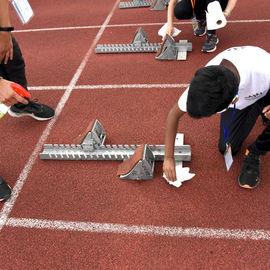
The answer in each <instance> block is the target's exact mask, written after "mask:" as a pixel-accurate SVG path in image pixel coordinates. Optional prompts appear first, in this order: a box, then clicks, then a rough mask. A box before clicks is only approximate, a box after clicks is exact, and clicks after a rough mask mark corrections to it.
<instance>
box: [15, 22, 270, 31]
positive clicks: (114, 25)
mask: <svg viewBox="0 0 270 270" xmlns="http://www.w3.org/2000/svg"><path fill="white" fill-rule="evenodd" d="M269 22H270V19H262V20H257V19H254V20H252V19H251V20H230V21H228V23H269ZM164 23H165V22H162V23H130V24H111V25H106V28H113V27H132V26H154V25H163V24H164ZM190 23H191V22H190V21H185V22H175V23H174V24H175V25H181V24H190ZM101 27H102V26H101V25H95V26H93V25H88V26H69V27H55V28H37V29H24V30H15V31H13V33H25V32H43V31H62V30H80V29H82V30H83V29H99V28H101Z"/></svg>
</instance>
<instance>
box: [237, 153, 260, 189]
mask: <svg viewBox="0 0 270 270" xmlns="http://www.w3.org/2000/svg"><path fill="white" fill-rule="evenodd" d="M260 181H261V179H260V156H259V155H256V154H254V153H251V152H249V151H248V150H247V151H246V155H245V158H244V163H243V166H242V170H241V173H240V176H239V178H238V183H239V185H240V186H241V187H243V188H250V189H252V188H255V187H257V186H258V185H259V183H260Z"/></svg>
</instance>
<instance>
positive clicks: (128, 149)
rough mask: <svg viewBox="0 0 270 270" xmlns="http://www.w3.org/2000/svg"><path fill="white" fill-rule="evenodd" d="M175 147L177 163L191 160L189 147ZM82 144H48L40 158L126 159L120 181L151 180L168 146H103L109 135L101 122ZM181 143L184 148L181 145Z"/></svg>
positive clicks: (120, 172)
mask: <svg viewBox="0 0 270 270" xmlns="http://www.w3.org/2000/svg"><path fill="white" fill-rule="evenodd" d="M181 138H182V139H181V140H182V141H181V142H180V143H178V145H176V146H175V149H174V157H175V161H181V162H182V161H190V160H191V150H190V146H189V145H183V144H182V142H183V136H182V137H181ZM80 139H82V141H81V143H80V144H45V145H44V146H43V152H42V153H40V154H39V157H40V158H41V159H53V160H123V161H124V162H123V163H122V165H120V167H119V170H118V175H120V178H121V179H133V180H142V179H152V177H153V171H154V162H155V161H162V160H164V155H165V145H128V144H125V145H115V144H114V145H104V142H105V139H106V133H105V130H104V128H103V127H102V125H101V124H100V122H99V121H98V120H95V121H92V122H91V124H90V125H89V126H88V131H87V132H83V136H81V138H80ZM180 144H181V145H180Z"/></svg>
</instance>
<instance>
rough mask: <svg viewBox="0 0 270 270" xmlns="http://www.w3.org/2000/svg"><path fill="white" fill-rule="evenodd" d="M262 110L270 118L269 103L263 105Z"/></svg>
mask: <svg viewBox="0 0 270 270" xmlns="http://www.w3.org/2000/svg"><path fill="white" fill-rule="evenodd" d="M262 112H263V114H264V116H265V117H266V118H268V119H269V120H270V105H269V106H266V107H264V109H263V111H262Z"/></svg>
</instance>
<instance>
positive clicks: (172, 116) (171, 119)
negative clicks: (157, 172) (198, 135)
mask: <svg viewBox="0 0 270 270" xmlns="http://www.w3.org/2000/svg"><path fill="white" fill-rule="evenodd" d="M184 114H185V112H183V111H181V110H180V109H179V107H178V104H177V103H176V104H175V105H174V106H173V107H172V109H171V110H170V112H169V114H168V117H167V122H166V134H165V156H164V162H163V171H164V173H165V174H166V177H167V178H168V179H169V180H170V181H175V180H176V171H175V161H174V143H175V136H176V133H177V129H178V122H179V119H180V118H181V117H182V116H183V115H184Z"/></svg>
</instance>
